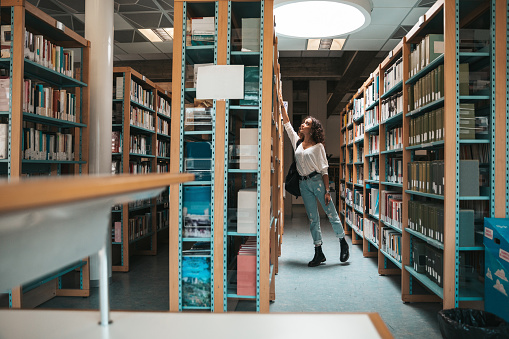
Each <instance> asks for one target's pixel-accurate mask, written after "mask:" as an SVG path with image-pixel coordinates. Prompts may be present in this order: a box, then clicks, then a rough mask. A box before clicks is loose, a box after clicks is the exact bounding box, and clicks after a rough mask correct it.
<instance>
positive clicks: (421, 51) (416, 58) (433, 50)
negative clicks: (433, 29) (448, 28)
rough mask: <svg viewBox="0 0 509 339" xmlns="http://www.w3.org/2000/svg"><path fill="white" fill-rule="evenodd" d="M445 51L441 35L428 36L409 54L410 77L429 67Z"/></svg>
mask: <svg viewBox="0 0 509 339" xmlns="http://www.w3.org/2000/svg"><path fill="white" fill-rule="evenodd" d="M444 51H445V45H444V35H443V34H428V35H426V36H425V37H424V38H423V39H422V40H421V41H420V42H419V43H418V44H416V45H415V48H414V50H413V51H412V52H411V53H410V74H409V75H410V77H412V76H414V75H415V74H417V73H418V72H419V71H421V69H423V68H424V67H426V66H427V65H429V64H430V63H431V62H433V60H435V59H436V58H438V57H439V56H440V55H442V54H443V53H444Z"/></svg>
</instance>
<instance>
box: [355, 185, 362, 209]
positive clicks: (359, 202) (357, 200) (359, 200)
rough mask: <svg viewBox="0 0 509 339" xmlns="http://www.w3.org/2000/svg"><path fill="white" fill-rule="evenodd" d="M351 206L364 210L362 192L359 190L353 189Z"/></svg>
mask: <svg viewBox="0 0 509 339" xmlns="http://www.w3.org/2000/svg"><path fill="white" fill-rule="evenodd" d="M353 207H355V208H356V209H358V210H359V211H364V194H363V193H362V191H361V190H354V194H353Z"/></svg>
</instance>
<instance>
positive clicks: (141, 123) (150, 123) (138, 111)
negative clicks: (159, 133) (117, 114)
mask: <svg viewBox="0 0 509 339" xmlns="http://www.w3.org/2000/svg"><path fill="white" fill-rule="evenodd" d="M130 124H131V125H133V126H138V127H142V128H145V129H149V130H151V131H154V130H155V127H154V116H153V115H152V114H151V113H150V112H149V111H146V110H144V109H143V108H139V107H136V106H131V115H130Z"/></svg>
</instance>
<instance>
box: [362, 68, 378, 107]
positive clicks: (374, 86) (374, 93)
mask: <svg viewBox="0 0 509 339" xmlns="http://www.w3.org/2000/svg"><path fill="white" fill-rule="evenodd" d="M379 86H380V77H379V76H378V74H377V75H375V76H374V77H373V82H372V83H371V85H369V86H368V88H366V94H365V96H366V107H369V106H371V105H372V104H373V103H374V102H375V101H376V100H378V98H379V95H378V91H379ZM375 107H377V106H375Z"/></svg>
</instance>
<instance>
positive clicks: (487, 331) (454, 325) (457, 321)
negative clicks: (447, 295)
mask: <svg viewBox="0 0 509 339" xmlns="http://www.w3.org/2000/svg"><path fill="white" fill-rule="evenodd" d="M438 325H439V327H440V332H441V333H442V337H443V338H445V339H481V338H490V339H495V338H497V339H509V323H507V322H506V321H505V320H504V319H502V318H500V317H498V316H496V315H495V314H493V313H489V312H485V311H479V310H473V309H468V308H452V309H449V310H442V311H440V312H438Z"/></svg>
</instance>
